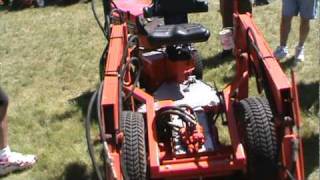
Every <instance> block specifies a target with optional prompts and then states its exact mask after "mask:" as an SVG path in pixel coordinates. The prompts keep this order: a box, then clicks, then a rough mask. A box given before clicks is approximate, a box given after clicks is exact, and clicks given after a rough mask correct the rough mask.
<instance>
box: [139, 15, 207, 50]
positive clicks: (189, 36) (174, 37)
mask: <svg viewBox="0 0 320 180" xmlns="http://www.w3.org/2000/svg"><path fill="white" fill-rule="evenodd" d="M141 25H142V24H140V29H141V28H143V29H142V32H143V33H144V34H146V35H147V38H148V41H149V43H150V44H151V45H154V46H162V45H179V44H189V43H196V42H204V41H207V40H208V39H209V37H210V32H209V30H208V29H206V28H205V27H204V26H202V25H201V24H186V23H185V24H172V25H163V21H162V22H161V20H160V21H159V20H158V19H156V20H155V21H153V22H150V23H147V24H144V25H142V26H141ZM138 26H139V25H138ZM138 29H139V28H138Z"/></svg>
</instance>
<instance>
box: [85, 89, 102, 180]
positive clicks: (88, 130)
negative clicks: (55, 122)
mask: <svg viewBox="0 0 320 180" xmlns="http://www.w3.org/2000/svg"><path fill="white" fill-rule="evenodd" d="M97 94H98V92H97V91H95V92H94V93H93V95H92V96H91V99H90V102H89V106H88V111H87V116H86V120H85V129H86V140H87V146H88V151H89V155H90V159H91V162H92V165H93V167H94V169H95V172H96V174H97V177H98V179H99V180H103V179H102V175H101V173H100V171H99V167H98V165H97V162H96V159H95V157H94V150H93V144H92V142H91V115H92V108H93V105H94V101H95V100H96V98H97Z"/></svg>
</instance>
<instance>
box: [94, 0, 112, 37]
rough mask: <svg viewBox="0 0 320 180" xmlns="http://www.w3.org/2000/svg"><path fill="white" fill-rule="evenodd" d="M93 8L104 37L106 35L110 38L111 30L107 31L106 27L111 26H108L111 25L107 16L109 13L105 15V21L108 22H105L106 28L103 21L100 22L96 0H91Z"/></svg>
mask: <svg viewBox="0 0 320 180" xmlns="http://www.w3.org/2000/svg"><path fill="white" fill-rule="evenodd" d="M91 9H92V12H93V16H94V18H95V20H96V22H97V24H98V26H99V28H100V29H101V31H102V33H103V35H104V37H105V38H106V39H108V38H109V35H108V33H109V32H107V31H106V29H107V28H109V27H107V26H109V24H108V23H109V21H108V20H107V16H108V15H105V22H106V23H105V28H103V26H102V23H101V22H100V20H99V17H98V14H97V9H96V0H91Z"/></svg>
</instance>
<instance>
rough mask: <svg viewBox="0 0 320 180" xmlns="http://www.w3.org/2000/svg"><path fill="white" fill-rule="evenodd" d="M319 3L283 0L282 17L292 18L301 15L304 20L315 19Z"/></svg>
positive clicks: (316, 0) (315, 0)
mask: <svg viewBox="0 0 320 180" xmlns="http://www.w3.org/2000/svg"><path fill="white" fill-rule="evenodd" d="M318 3H319V1H318V0H282V15H283V16H287V17H292V16H297V15H298V14H300V16H301V17H302V18H305V19H315V18H316V17H317V13H318Z"/></svg>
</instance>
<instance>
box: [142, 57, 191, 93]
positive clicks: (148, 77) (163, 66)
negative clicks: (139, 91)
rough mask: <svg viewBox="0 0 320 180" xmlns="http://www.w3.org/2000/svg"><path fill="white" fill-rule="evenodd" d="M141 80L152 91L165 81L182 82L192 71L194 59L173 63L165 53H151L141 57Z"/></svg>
mask: <svg viewBox="0 0 320 180" xmlns="http://www.w3.org/2000/svg"><path fill="white" fill-rule="evenodd" d="M142 60H143V64H144V69H143V79H144V81H145V83H146V87H148V88H149V90H151V91H153V90H155V89H157V88H158V87H159V86H160V85H161V84H162V83H163V82H165V81H173V82H180V83H181V82H183V81H184V80H185V79H186V77H187V76H189V75H191V74H192V71H193V70H194V62H195V60H194V58H193V59H189V60H178V61H173V60H170V59H168V58H167V54H166V53H165V52H151V53H145V54H143V55H142Z"/></svg>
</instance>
